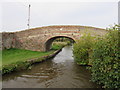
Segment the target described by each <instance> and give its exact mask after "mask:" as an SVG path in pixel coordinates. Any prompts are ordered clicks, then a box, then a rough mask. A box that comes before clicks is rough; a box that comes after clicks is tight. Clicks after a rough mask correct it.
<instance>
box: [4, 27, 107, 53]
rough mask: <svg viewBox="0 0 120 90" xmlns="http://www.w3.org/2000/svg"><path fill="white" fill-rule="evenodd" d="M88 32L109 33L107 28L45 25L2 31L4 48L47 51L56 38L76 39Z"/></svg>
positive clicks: (93, 33)
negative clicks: (10, 31)
mask: <svg viewBox="0 0 120 90" xmlns="http://www.w3.org/2000/svg"><path fill="white" fill-rule="evenodd" d="M86 32H90V33H91V34H92V35H95V34H97V35H104V34H105V33H107V31H106V30H105V29H100V28H95V27H87V26H75V25H71V26H70V25H61V26H45V27H39V28H33V29H29V30H24V31H19V32H13V33H2V49H8V48H20V49H27V50H32V51H46V50H49V48H50V45H51V43H52V41H53V40H54V39H56V38H59V37H68V38H70V39H73V40H74V41H76V40H77V39H79V38H80V36H82V34H83V33H86Z"/></svg>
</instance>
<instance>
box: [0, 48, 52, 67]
mask: <svg viewBox="0 0 120 90" xmlns="http://www.w3.org/2000/svg"><path fill="white" fill-rule="evenodd" d="M52 52H53V51H50V52H37V51H30V50H22V49H15V48H12V49H7V50H3V52H2V65H8V64H11V63H16V62H18V61H26V60H29V59H34V58H38V57H41V56H45V55H49V54H51V53H52Z"/></svg>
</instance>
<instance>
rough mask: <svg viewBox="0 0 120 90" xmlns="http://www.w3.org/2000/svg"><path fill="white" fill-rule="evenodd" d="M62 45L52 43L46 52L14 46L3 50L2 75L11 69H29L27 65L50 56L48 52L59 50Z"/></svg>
mask: <svg viewBox="0 0 120 90" xmlns="http://www.w3.org/2000/svg"><path fill="white" fill-rule="evenodd" d="M62 47H63V45H62V44H59V45H58V44H54V45H52V50H51V51H48V52H38V51H30V50H23V49H16V48H11V49H6V50H3V51H2V60H1V61H2V62H0V64H1V66H2V67H1V66H0V69H1V70H2V75H4V74H7V73H11V72H12V71H19V70H24V69H29V67H30V66H31V65H32V64H33V63H36V62H41V61H43V60H45V59H46V58H47V57H50V56H49V55H50V54H53V53H54V51H56V50H59V49H61V48H62ZM0 54H1V52H0ZM43 56H47V57H43ZM38 58H39V59H38Z"/></svg>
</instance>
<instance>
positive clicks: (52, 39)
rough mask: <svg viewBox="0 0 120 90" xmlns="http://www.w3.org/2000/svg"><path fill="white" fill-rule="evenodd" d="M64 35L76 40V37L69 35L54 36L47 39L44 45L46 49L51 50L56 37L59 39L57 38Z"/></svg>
mask: <svg viewBox="0 0 120 90" xmlns="http://www.w3.org/2000/svg"><path fill="white" fill-rule="evenodd" d="M62 37H65V38H68V39H71V40H73V41H74V42H75V38H73V37H69V36H54V37H51V38H48V39H47V40H46V42H45V45H44V47H45V51H49V50H50V48H51V45H52V43H53V41H54V40H55V39H57V38H62Z"/></svg>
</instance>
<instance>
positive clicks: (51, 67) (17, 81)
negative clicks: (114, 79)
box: [2, 46, 99, 88]
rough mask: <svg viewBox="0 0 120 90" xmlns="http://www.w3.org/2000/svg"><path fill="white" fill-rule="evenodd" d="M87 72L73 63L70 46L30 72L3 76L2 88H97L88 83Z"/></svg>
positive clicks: (33, 67) (88, 76)
mask: <svg viewBox="0 0 120 90" xmlns="http://www.w3.org/2000/svg"><path fill="white" fill-rule="evenodd" d="M90 78H91V75H90V72H89V70H86V68H85V67H84V66H79V65H77V64H76V63H75V62H74V59H73V54H72V46H66V47H64V48H63V49H62V51H61V52H60V53H59V54H57V55H56V56H55V57H54V58H53V59H50V60H47V61H45V62H43V63H39V64H35V65H33V66H32V69H31V70H24V71H21V72H14V73H12V74H9V75H5V76H3V84H2V86H3V88H98V87H99V86H98V85H96V84H95V83H92V82H91V81H90Z"/></svg>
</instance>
